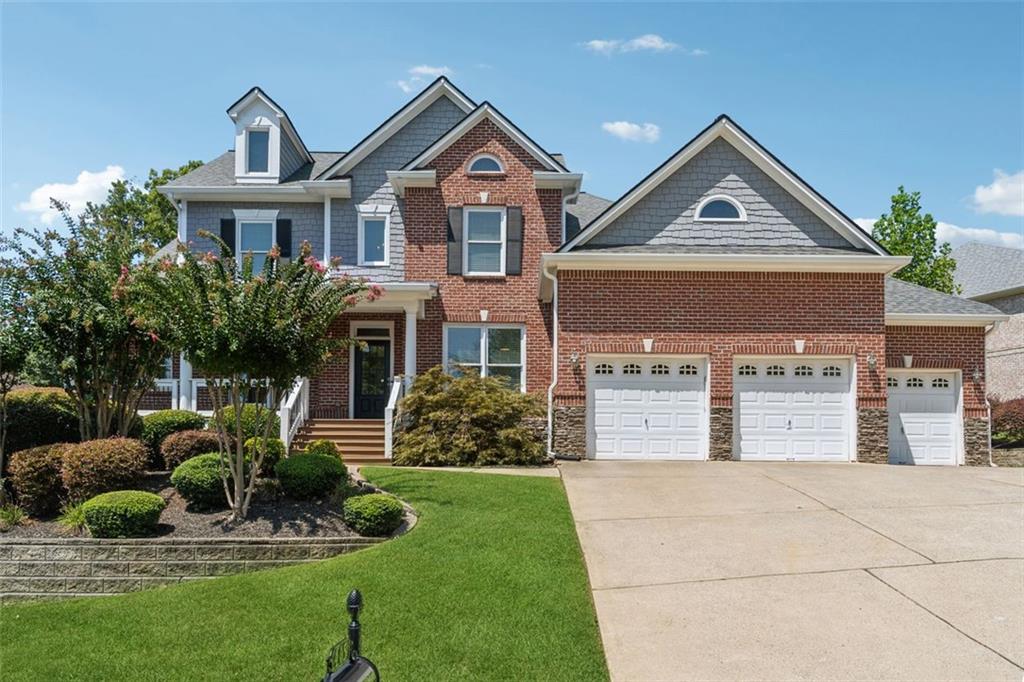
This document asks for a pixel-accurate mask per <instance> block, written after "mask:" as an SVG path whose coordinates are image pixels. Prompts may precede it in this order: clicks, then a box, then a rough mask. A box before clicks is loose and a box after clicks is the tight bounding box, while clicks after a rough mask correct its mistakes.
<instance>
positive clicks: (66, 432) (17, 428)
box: [4, 388, 80, 452]
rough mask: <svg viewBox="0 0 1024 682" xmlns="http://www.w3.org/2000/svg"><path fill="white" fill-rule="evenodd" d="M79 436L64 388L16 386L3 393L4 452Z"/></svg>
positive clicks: (75, 414)
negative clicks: (5, 413)
mask: <svg viewBox="0 0 1024 682" xmlns="http://www.w3.org/2000/svg"><path fill="white" fill-rule="evenodd" d="M79 438H80V435H79V431H78V410H77V408H76V407H75V401H74V400H72V398H71V396H69V395H68V394H67V393H66V392H65V391H64V389H61V388H24V389H22V388H19V389H17V390H14V391H11V392H10V393H9V394H8V395H7V438H6V441H5V443H4V451H5V452H17V451H18V450H27V449H29V448H34V447H36V446H39V445H49V444H51V443H74V442H77V441H78V440H79Z"/></svg>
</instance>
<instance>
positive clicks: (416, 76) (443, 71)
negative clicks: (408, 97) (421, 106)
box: [395, 64, 455, 94]
mask: <svg viewBox="0 0 1024 682" xmlns="http://www.w3.org/2000/svg"><path fill="white" fill-rule="evenodd" d="M408 73H409V78H406V79H402V80H398V81H395V85H397V86H398V87H399V88H400V89H401V90H402V92H404V93H406V94H409V93H411V92H413V91H414V90H419V89H420V88H422V87H423V86H424V85H426V82H427V79H428V78H429V79H434V78H438V77H440V76H451V75H452V74H453V73H455V72H454V71H453V70H452V69H450V68H448V67H447V66H431V65H429V64H418V65H416V66H413V67H411V68H410V69H409V72H408Z"/></svg>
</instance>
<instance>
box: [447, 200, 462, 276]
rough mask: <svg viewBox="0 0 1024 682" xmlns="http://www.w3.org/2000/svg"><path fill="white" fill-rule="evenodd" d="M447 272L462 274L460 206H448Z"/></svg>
mask: <svg viewBox="0 0 1024 682" xmlns="http://www.w3.org/2000/svg"><path fill="white" fill-rule="evenodd" d="M448 274H449V275H461V274H462V207H461V206H451V207H449V208H448Z"/></svg>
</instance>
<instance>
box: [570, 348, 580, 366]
mask: <svg viewBox="0 0 1024 682" xmlns="http://www.w3.org/2000/svg"><path fill="white" fill-rule="evenodd" d="M569 362H570V363H571V364H572V366H573V367H579V366H580V354H579V353H577V352H576V351H573V352H571V353H569Z"/></svg>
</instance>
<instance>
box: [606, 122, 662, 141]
mask: <svg viewBox="0 0 1024 682" xmlns="http://www.w3.org/2000/svg"><path fill="white" fill-rule="evenodd" d="M601 128H602V129H603V130H604V131H605V132H606V133H611V134H612V135H614V136H615V137H617V138H619V139H620V140H629V141H630V142H657V141H658V138H659V137H661V128H659V127H658V126H656V125H654V124H653V123H631V122H630V121H608V122H605V123H602V124H601Z"/></svg>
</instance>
